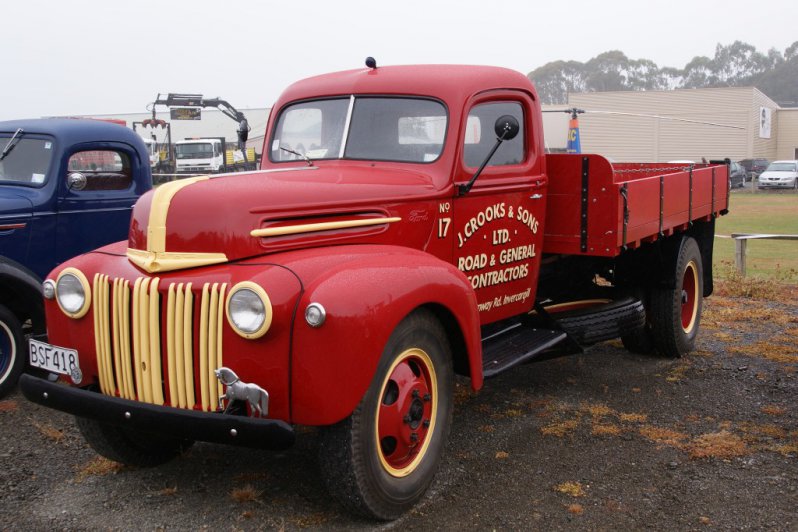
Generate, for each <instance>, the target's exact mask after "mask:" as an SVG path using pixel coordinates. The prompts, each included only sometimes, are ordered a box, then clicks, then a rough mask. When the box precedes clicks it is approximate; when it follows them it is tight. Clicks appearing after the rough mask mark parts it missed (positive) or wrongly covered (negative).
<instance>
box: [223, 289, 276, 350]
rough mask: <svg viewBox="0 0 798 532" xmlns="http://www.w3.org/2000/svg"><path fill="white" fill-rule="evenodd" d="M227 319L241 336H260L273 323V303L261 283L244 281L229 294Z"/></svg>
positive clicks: (251, 337) (253, 337)
mask: <svg viewBox="0 0 798 532" xmlns="http://www.w3.org/2000/svg"><path fill="white" fill-rule="evenodd" d="M226 312H227V321H228V322H229V323H230V326H231V327H232V328H233V330H234V331H235V332H236V333H238V335H239V336H243V337H244V338H247V339H250V340H252V339H255V338H260V337H261V336H263V335H264V334H266V331H268V330H269V326H270V325H271V324H272V303H271V301H270V300H269V296H268V295H267V294H266V291H265V290H264V289H263V288H261V287H260V286H259V285H257V284H255V283H253V282H250V281H244V282H242V283H238V284H237V285H235V286H234V287H233V289H232V290H230V294H229V295H228V296H227V305H226Z"/></svg>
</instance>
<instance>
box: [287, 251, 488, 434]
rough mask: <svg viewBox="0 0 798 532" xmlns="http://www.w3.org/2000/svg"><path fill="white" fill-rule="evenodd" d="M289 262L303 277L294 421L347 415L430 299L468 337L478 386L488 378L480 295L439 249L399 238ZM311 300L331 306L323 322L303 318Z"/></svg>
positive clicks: (329, 421)
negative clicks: (403, 326)
mask: <svg viewBox="0 0 798 532" xmlns="http://www.w3.org/2000/svg"><path fill="white" fill-rule="evenodd" d="M302 255H304V256H303V257H302V258H301V259H299V260H296V261H294V262H293V264H291V265H290V268H291V269H292V270H294V271H295V273H296V274H297V275H298V276H299V277H300V278H301V279H302V281H303V284H304V286H305V290H304V294H303V296H302V298H301V300H300V303H299V307H298V308H297V316H296V321H295V324H294V333H293V349H292V360H291V381H292V382H291V389H292V392H291V397H292V400H291V405H292V419H293V421H294V422H295V423H299V424H307V425H329V424H332V423H336V422H338V421H340V420H341V419H343V418H345V417H346V416H348V415H349V414H350V413H351V412H352V411H353V410H354V409H355V407H356V406H357V404H358V403H359V402H360V400H361V398H362V397H363V395H364V393H365V392H366V390H367V389H368V387H369V385H370V384H371V381H372V379H373V377H374V372H375V370H376V367H377V363H378V361H379V359H380V357H381V356H382V353H383V349H384V347H385V345H386V343H387V342H388V338H389V337H390V335H391V333H392V332H393V330H394V328H395V327H396V326H397V325H398V324H399V322H400V321H402V319H404V318H405V316H407V315H408V314H410V313H411V312H412V311H413V310H414V309H417V308H419V307H422V306H430V307H434V308H436V309H442V310H443V311H444V312H447V313H449V314H450V315H451V316H453V317H454V323H456V326H457V327H458V328H459V329H460V331H459V334H461V335H462V337H463V340H464V342H463V344H464V345H465V350H466V353H465V355H466V356H467V359H468V365H469V368H470V373H471V380H472V386H473V387H474V388H475V389H479V388H480V387H481V386H482V351H481V343H480V329H479V314H478V312H477V304H476V296H475V294H474V290H473V288H472V287H471V285H470V284H469V282H468V280H467V279H466V277H465V276H464V275H463V273H462V272H460V271H459V270H457V269H456V268H455V267H454V266H452V265H451V264H448V263H446V262H444V261H442V260H440V259H438V258H436V257H434V256H432V255H429V254H427V253H423V252H421V251H416V250H412V249H408V248H402V247H398V246H339V247H336V248H334V254H333V253H332V252H331V250H330V248H326V249H322V248H319V249H317V250H308V251H307V252H304V253H302ZM311 302H315V303H320V304H321V305H322V306H324V308H325V310H326V313H327V319H326V321H325V323H324V324H323V325H322V326H321V327H318V328H313V327H310V326H309V325H308V324H307V323H306V322H305V319H304V312H305V308H306V307H307V305H308V304H310V303H311Z"/></svg>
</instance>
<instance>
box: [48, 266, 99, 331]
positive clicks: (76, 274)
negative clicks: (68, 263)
mask: <svg viewBox="0 0 798 532" xmlns="http://www.w3.org/2000/svg"><path fill="white" fill-rule="evenodd" d="M55 300H56V301H57V302H58V306H59V307H61V310H62V311H63V312H64V314H66V315H67V316H69V317H70V318H74V319H78V318H82V317H83V316H85V315H86V312H88V311H89V304H90V302H91V289H90V288H89V281H88V280H87V279H86V276H85V275H83V272H81V271H80V270H78V269H76V268H65V269H64V270H63V271H62V272H61V273H59V274H58V279H56V281H55Z"/></svg>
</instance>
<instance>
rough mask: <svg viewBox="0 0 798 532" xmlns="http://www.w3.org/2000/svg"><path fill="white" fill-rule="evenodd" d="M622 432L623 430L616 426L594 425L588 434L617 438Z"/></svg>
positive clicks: (610, 424)
mask: <svg viewBox="0 0 798 532" xmlns="http://www.w3.org/2000/svg"><path fill="white" fill-rule="evenodd" d="M622 432H623V429H622V428H621V427H619V426H618V425H613V424H612V423H609V424H595V425H593V429H592V430H591V431H590V434H592V435H593V436H618V435H619V434H621V433H622Z"/></svg>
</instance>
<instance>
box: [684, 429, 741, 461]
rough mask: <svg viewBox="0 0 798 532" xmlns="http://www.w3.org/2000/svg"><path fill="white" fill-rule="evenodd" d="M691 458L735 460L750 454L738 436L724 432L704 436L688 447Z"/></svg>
mask: <svg viewBox="0 0 798 532" xmlns="http://www.w3.org/2000/svg"><path fill="white" fill-rule="evenodd" d="M687 451H688V452H689V454H690V458H722V459H728V458H734V457H737V456H744V455H746V454H748V453H749V452H750V450H749V448H748V446H747V445H746V444H745V442H744V441H743V440H742V439H741V438H740V437H739V436H737V435H735V434H732V433H731V432H729V431H726V430H722V431H720V432H713V433H711V434H703V435H701V436H699V437H698V438H695V439H694V440H693V441H692V442H690V444H689V445H688V446H687Z"/></svg>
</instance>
